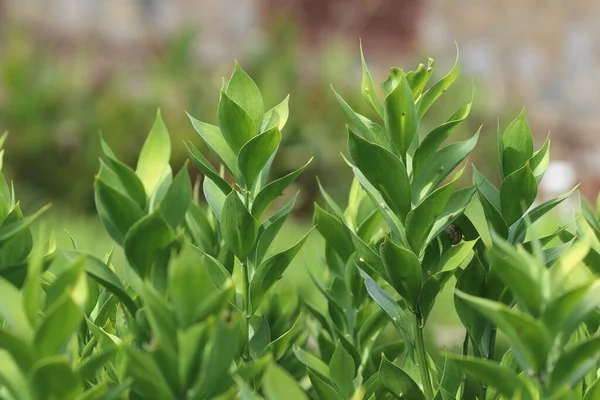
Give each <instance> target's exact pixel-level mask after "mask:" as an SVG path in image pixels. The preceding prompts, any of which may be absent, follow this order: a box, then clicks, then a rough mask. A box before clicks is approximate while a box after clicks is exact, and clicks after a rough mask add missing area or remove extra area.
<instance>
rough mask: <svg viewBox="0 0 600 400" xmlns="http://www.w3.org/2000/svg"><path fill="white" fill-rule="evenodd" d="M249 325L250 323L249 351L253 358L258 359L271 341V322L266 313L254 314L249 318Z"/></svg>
mask: <svg viewBox="0 0 600 400" xmlns="http://www.w3.org/2000/svg"><path fill="white" fill-rule="evenodd" d="M248 325H250V327H249V336H250V340H249V341H248V350H249V351H248V352H249V354H250V357H252V359H253V360H258V359H260V356H261V354H262V353H263V351H264V350H265V348H266V347H267V346H268V344H269V343H270V342H271V330H270V328H269V322H268V321H267V319H266V318H265V316H264V315H260V316H259V315H253V316H252V317H250V319H249V320H248Z"/></svg>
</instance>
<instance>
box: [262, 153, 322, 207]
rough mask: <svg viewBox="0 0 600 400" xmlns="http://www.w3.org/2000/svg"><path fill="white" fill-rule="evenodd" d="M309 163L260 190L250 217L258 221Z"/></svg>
mask: <svg viewBox="0 0 600 400" xmlns="http://www.w3.org/2000/svg"><path fill="white" fill-rule="evenodd" d="M311 161H312V158H311V159H310V160H308V162H307V163H306V164H304V165H303V166H302V167H300V168H298V169H297V170H295V171H294V172H290V173H289V174H287V175H285V176H283V177H281V178H279V179H277V180H274V181H273V182H271V183H269V184H268V185H266V186H265V187H264V188H262V190H261V191H260V192H258V194H257V195H256V197H255V199H254V203H252V215H254V217H255V218H256V219H260V217H262V215H263V214H264V212H265V211H266V210H267V208H269V206H270V205H271V203H272V202H273V201H274V200H275V199H276V198H277V197H279V196H281V195H282V194H283V191H284V190H285V189H286V188H287V187H288V186H289V185H291V184H292V182H294V181H295V180H296V178H297V177H298V176H299V175H300V174H301V173H302V171H304V169H305V168H306V167H307V166H308V164H310V162H311Z"/></svg>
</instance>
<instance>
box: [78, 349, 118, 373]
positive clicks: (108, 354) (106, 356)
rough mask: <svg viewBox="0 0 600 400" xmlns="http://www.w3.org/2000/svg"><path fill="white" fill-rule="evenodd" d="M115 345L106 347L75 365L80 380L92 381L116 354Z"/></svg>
mask: <svg viewBox="0 0 600 400" xmlns="http://www.w3.org/2000/svg"><path fill="white" fill-rule="evenodd" d="M117 350H118V348H117V347H112V348H108V349H105V350H103V351H102V353H98V354H94V355H92V356H90V357H87V358H86V359H84V360H83V361H82V362H81V363H80V364H79V365H77V368H76V373H77V375H78V376H79V379H81V380H82V381H84V382H85V381H92V380H93V379H94V378H95V375H96V374H97V373H98V371H99V370H100V369H101V368H103V367H104V365H105V364H108V363H109V362H110V361H111V360H112V359H113V358H114V357H115V355H116V354H117Z"/></svg>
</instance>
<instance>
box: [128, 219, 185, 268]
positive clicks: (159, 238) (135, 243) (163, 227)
mask: <svg viewBox="0 0 600 400" xmlns="http://www.w3.org/2000/svg"><path fill="white" fill-rule="evenodd" d="M174 240H175V233H174V232H173V230H172V229H171V227H170V226H169V225H168V224H167V222H166V221H165V220H164V218H163V217H162V215H161V212H160V209H156V210H155V211H154V212H153V213H152V214H149V215H147V216H145V217H143V218H142V219H140V220H139V221H138V222H137V223H136V224H135V225H133V226H132V227H131V229H130V230H129V231H128V232H127V235H126V236H125V239H124V241H123V242H124V243H123V248H124V250H125V256H126V257H127V261H129V263H130V264H131V266H132V267H133V268H134V269H135V271H136V272H137V273H138V274H139V275H140V276H141V277H142V278H145V277H148V276H149V275H150V269H151V267H152V265H153V264H154V262H155V261H156V258H157V256H158V254H159V253H160V252H162V251H163V250H165V249H167V247H168V246H169V245H170V244H171V243H172V242H173V241H174Z"/></svg>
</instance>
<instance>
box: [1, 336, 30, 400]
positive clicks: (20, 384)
mask: <svg viewBox="0 0 600 400" xmlns="http://www.w3.org/2000/svg"><path fill="white" fill-rule="evenodd" d="M0 365H1V366H2V367H1V368H0V385H1V386H2V387H3V388H4V389H5V390H6V391H7V392H8V394H10V395H11V397H12V398H14V399H19V400H29V399H33V398H34V397H33V395H32V393H31V386H30V385H29V382H28V381H27V378H26V377H25V376H24V375H23V373H22V372H21V370H20V368H19V366H18V365H17V363H16V362H15V360H14V359H13V357H12V356H11V354H10V353H9V352H8V351H6V350H5V349H2V348H0Z"/></svg>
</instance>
